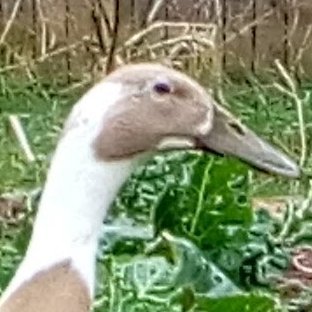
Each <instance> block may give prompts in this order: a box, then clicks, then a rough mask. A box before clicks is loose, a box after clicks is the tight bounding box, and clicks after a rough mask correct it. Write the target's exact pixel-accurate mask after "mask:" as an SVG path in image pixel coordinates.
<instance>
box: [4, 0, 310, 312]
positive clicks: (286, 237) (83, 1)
mask: <svg viewBox="0 0 312 312" xmlns="http://www.w3.org/2000/svg"><path fill="white" fill-rule="evenodd" d="M311 32H312V4H311V1H310V0H281V1H274V0H261V1H260V0H236V1H232V0H204V1H203V0H196V1H190V0H179V1H177V0H176V1H175V0H127V1H121V0H65V1H64V0H45V1H41V0H0V119H1V122H0V173H1V174H0V292H1V291H2V290H3V288H4V287H5V285H6V284H7V283H8V281H9V280H10V278H11V277H12V274H13V272H14V270H15V269H16V266H17V265H18V263H19V261H20V260H21V258H22V256H23V253H24V251H25V248H26V247H27V243H28V240H29V237H30V234H31V226H32V222H33V217H34V214H35V211H36V204H37V202H38V198H39V197H40V191H41V188H42V186H43V183H44V179H45V174H46V170H47V167H48V164H49V160H50V158H51V153H52V151H53V148H54V147H55V144H56V142H57V139H58V135H59V133H60V130H61V127H62V124H63V122H64V119H65V118H66V115H67V113H68V112H69V110H70V108H71V107H72V105H73V103H75V101H76V100H77V99H78V98H79V96H80V95H81V94H82V93H83V92H84V91H85V90H86V89H87V88H88V87H90V86H91V85H92V84H93V83H95V82H96V81H97V80H98V79H100V78H101V77H104V76H105V75H106V74H107V73H109V72H110V71H112V70H113V69H114V68H116V67H118V66H120V65H122V64H127V63H131V62H139V61H158V62H162V63H165V64H167V65H169V66H173V67H175V68H178V69H180V70H183V71H184V72H186V73H188V74H190V75H191V76H192V77H195V78H196V79H198V80H199V81H200V82H201V83H202V84H203V85H204V86H206V87H207V89H209V91H210V92H211V93H212V94H213V95H214V97H215V98H216V99H217V100H218V101H219V102H220V103H221V104H223V105H225V106H227V107H228V108H229V109H230V110H231V111H233V112H234V113H235V114H236V115H238V116H239V117H240V118H241V119H242V121H244V122H245V123H246V124H247V125H249V126H250V127H251V128H253V129H254V130H256V131H257V132H258V133H259V134H261V135H262V136H263V137H266V138H267V139H268V140H269V141H271V142H273V143H275V144H276V145H277V146H279V147H280V148H281V149H283V150H284V151H286V152H287V153H288V154H289V155H291V156H292V157H293V158H294V159H295V160H296V161H297V162H298V163H300V165H301V167H302V168H303V172H304V174H303V177H302V178H301V179H300V180H298V181H288V180H286V179H282V178H278V177H275V176H268V175H265V174H262V173H259V172H255V171H253V170H251V169H250V168H248V167H246V166H245V165H243V164H241V163H240V162H238V161H235V160H232V159H226V158H219V157H217V158H216V157H212V156H209V157H208V156H203V155H201V154H199V153H194V152H183V153H166V154H162V155H157V156H155V157H154V158H153V159H152V160H150V161H149V162H148V163H147V164H146V165H145V166H143V167H140V168H138V170H137V171H136V172H135V173H134V175H133V176H132V177H131V179H130V180H129V181H128V182H127V183H126V185H125V186H124V189H123V190H122V192H121V194H120V195H119V197H118V198H117V199H116V202H115V203H114V207H112V210H111V214H110V216H109V218H108V220H107V221H106V224H105V225H104V226H103V241H102V243H101V250H100V251H99V257H98V258H99V266H98V267H99V272H98V276H99V277H100V278H99V285H98V291H97V300H96V302H95V308H96V310H97V311H111V312H112V311H153V312H154V311H163V310H166V311H216V312H218V311H222V310H225V309H226V310H227V311H250V309H252V311H261V312H262V311H281V310H285V311H311V310H312V306H311V304H312V294H311V285H312V282H311V281H312V275H311V269H312V261H311V259H312V248H311V233H312V229H311V224H310V219H311V217H312V204H311V200H312V184H311V173H312V150H311V143H312V139H311V138H312V135H311V134H312V99H311V92H312V36H311ZM20 132H21V133H22V135H20ZM23 135H26V137H27V141H26V143H25V144H24V143H23ZM231 309H232V310H231Z"/></svg>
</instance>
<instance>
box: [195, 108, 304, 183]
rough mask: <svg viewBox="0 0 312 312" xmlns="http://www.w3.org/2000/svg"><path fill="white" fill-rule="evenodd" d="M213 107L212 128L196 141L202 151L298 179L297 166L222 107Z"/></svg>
mask: <svg viewBox="0 0 312 312" xmlns="http://www.w3.org/2000/svg"><path fill="white" fill-rule="evenodd" d="M213 107H214V117H213V125H212V128H211V129H210V131H209V132H208V133H207V135H203V136H201V137H200V138H199V144H200V146H201V147H202V148H203V149H207V150H212V151H214V152H217V153H218V154H223V155H232V156H236V157H238V158H240V159H241V160H243V161H245V162H247V163H249V164H250V165H252V166H254V167H256V168H258V169H260V170H262V171H266V172H271V173H275V174H279V175H283V176H286V177H291V178H298V177H299V176H300V169H299V167H298V166H297V164H296V163H295V162H294V161H292V160H291V159H290V158H289V157H288V156H287V155H285V154H284V153H283V152H281V151H279V150H278V149H276V148H275V147H273V146H272V145H270V144H269V143H267V142H266V141H264V140H263V139H261V138H260V137H259V136H257V135H256V134H255V133H254V132H253V131H252V130H250V129H248V128H247V127H246V126H244V125H243V124H241V122H240V121H239V120H237V119H236V118H235V117H233V116H232V115H231V113H229V112H228V111H227V110H225V109H224V108H222V107H220V106H218V105H217V104H214V105H213Z"/></svg>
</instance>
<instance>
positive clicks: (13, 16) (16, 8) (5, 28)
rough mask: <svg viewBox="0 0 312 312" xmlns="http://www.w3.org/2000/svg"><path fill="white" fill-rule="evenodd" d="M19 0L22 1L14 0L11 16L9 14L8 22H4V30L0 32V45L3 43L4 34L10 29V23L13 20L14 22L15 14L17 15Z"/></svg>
mask: <svg viewBox="0 0 312 312" xmlns="http://www.w3.org/2000/svg"><path fill="white" fill-rule="evenodd" d="M21 2H22V1H21V0H16V1H15V4H14V7H13V10H12V13H11V16H10V18H9V20H8V22H7V23H6V25H5V27H4V30H3V32H2V34H1V36H0V46H1V45H2V44H3V42H4V41H5V39H6V36H7V34H8V33H9V31H10V29H11V27H12V25H13V22H14V20H15V18H16V15H17V12H18V9H19V7H20V5H21Z"/></svg>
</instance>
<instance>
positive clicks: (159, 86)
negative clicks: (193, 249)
mask: <svg viewBox="0 0 312 312" xmlns="http://www.w3.org/2000/svg"><path fill="white" fill-rule="evenodd" d="M153 89H154V91H155V92H157V93H159V94H165V93H170V92H171V88H170V86H169V84H168V83H166V82H157V83H155V84H154V86H153Z"/></svg>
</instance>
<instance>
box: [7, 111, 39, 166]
mask: <svg viewBox="0 0 312 312" xmlns="http://www.w3.org/2000/svg"><path fill="white" fill-rule="evenodd" d="M9 122H10V125H11V127H12V129H13V131H14V134H15V136H16V138H17V140H18V142H19V144H20V146H21V148H22V150H23V152H24V154H25V156H26V159H27V160H28V161H29V162H33V161H35V160H36V157H35V155H34V153H33V152H32V149H31V147H30V144H29V142H28V139H27V137H26V134H25V131H24V129H23V126H22V124H21V121H20V119H19V117H18V116H17V115H13V114H12V115H9Z"/></svg>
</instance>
